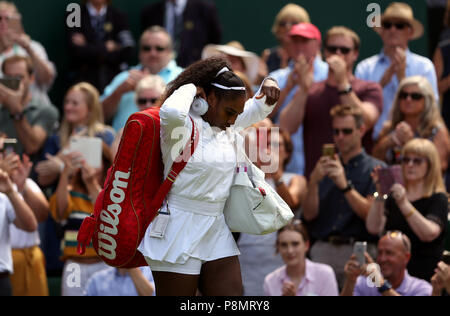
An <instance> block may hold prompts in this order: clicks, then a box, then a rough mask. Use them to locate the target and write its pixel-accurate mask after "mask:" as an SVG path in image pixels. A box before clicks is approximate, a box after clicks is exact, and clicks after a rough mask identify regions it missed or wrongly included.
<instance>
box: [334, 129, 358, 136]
mask: <svg viewBox="0 0 450 316" xmlns="http://www.w3.org/2000/svg"><path fill="white" fill-rule="evenodd" d="M340 133H342V134H344V135H350V134H351V133H353V128H333V134H334V135H335V136H338V135H339V134H340Z"/></svg>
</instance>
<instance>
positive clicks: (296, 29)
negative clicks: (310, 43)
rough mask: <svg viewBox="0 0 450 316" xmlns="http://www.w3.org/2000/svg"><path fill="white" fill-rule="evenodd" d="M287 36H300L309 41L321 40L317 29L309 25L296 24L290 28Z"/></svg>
mask: <svg viewBox="0 0 450 316" xmlns="http://www.w3.org/2000/svg"><path fill="white" fill-rule="evenodd" d="M289 36H302V37H306V38H309V39H316V40H318V41H319V42H320V41H321V40H322V36H321V34H320V31H319V29H318V28H317V27H316V26H315V25H314V24H311V23H298V24H295V25H293V26H292V28H291V30H290V31H289Z"/></svg>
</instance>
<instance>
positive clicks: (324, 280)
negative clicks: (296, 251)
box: [264, 259, 339, 296]
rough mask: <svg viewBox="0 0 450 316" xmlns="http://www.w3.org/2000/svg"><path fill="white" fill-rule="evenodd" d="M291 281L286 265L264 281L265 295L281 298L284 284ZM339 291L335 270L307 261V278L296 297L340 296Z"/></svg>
mask: <svg viewBox="0 0 450 316" xmlns="http://www.w3.org/2000/svg"><path fill="white" fill-rule="evenodd" d="M285 281H290V282H292V281H291V280H290V278H289V277H288V275H287V274H286V265H284V266H282V267H280V268H278V269H277V270H275V271H273V272H272V273H270V274H268V275H267V276H266V278H265V280H264V295H266V296H281V293H282V289H283V283H284V282H285ZM338 295H339V290H338V285H337V281H336V276H335V274H334V271H333V269H332V268H331V267H330V266H329V265H326V264H322V263H316V262H312V261H310V260H308V259H306V270H305V276H304V277H303V279H302V282H301V283H300V285H299V286H298V289H297V294H296V296H338Z"/></svg>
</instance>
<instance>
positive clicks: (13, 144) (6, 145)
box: [0, 138, 18, 156]
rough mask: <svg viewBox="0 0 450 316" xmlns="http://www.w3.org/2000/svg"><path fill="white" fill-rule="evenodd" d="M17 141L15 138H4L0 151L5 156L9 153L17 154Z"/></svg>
mask: <svg viewBox="0 0 450 316" xmlns="http://www.w3.org/2000/svg"><path fill="white" fill-rule="evenodd" d="M17 145H18V142H17V139H15V138H4V139H3V147H2V148H0V150H1V151H2V152H3V153H4V154H5V155H6V156H8V155H9V154H11V153H16V152H17Z"/></svg>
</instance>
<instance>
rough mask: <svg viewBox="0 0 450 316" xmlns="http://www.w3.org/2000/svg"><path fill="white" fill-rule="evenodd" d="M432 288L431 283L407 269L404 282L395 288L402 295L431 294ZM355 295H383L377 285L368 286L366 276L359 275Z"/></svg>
mask: <svg viewBox="0 0 450 316" xmlns="http://www.w3.org/2000/svg"><path fill="white" fill-rule="evenodd" d="M432 290H433V288H432V286H431V284H430V283H428V282H427V281H425V280H421V279H418V278H415V277H412V276H410V275H409V273H408V271H405V277H404V278H403V281H402V283H401V284H400V286H399V287H398V288H396V289H395V291H396V292H397V293H398V294H400V295H401V296H431V292H432ZM353 296H381V293H380V292H378V288H376V287H375V286H368V284H367V279H366V278H365V277H362V276H359V277H358V279H357V280H356V285H355V289H354V290H353Z"/></svg>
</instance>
